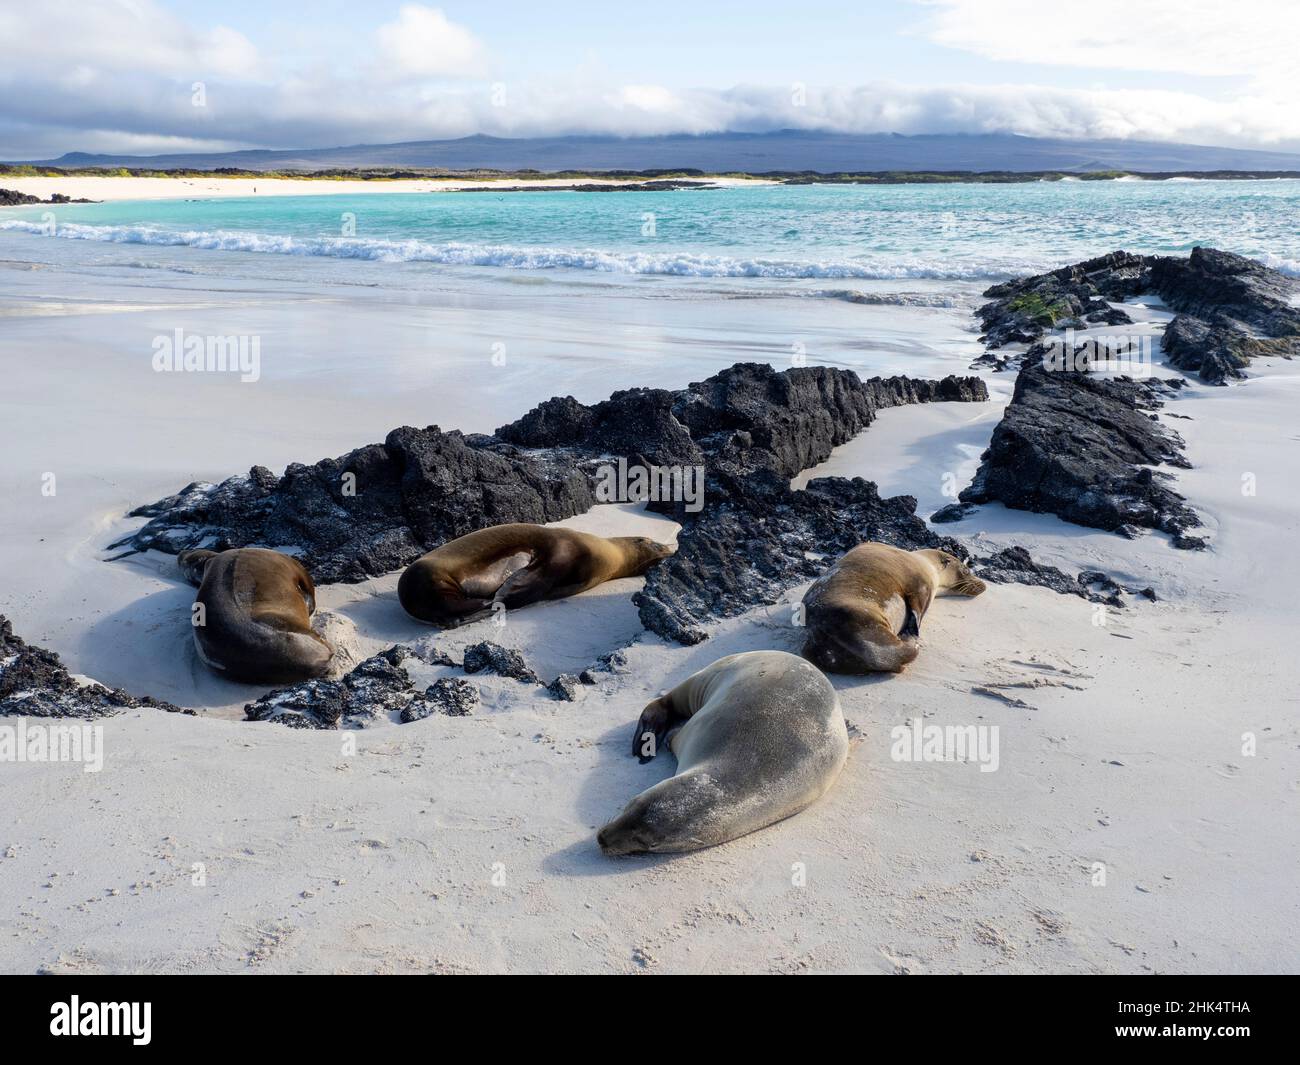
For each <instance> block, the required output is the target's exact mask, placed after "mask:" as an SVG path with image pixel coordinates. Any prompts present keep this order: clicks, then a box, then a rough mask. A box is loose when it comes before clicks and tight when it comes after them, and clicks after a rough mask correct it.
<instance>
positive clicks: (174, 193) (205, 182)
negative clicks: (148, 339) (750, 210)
mask: <svg viewBox="0 0 1300 1065" xmlns="http://www.w3.org/2000/svg"><path fill="white" fill-rule="evenodd" d="M651 180H654V179H652V178H644V179H638V178H630V179H628V178H602V177H582V178H546V177H537V178H532V177H519V178H504V177H503V178H482V179H471V178H437V177H434V178H418V179H417V178H394V179H392V180H388V179H384V180H375V181H362V180H359V179H351V178H328V179H326V178H307V177H303V178H287V177H267V178H261V177H220V176H214V177H137V176H132V177H118V176H102V177H101V176H94V175H86V174H74V175H69V176H67V177H19V176H17V175H10V174H0V188H2V189H12V190H14V191H15V192H21V193H23V194H25V195H27V196H36V197H39V198H40V199H42V200H48V199H49V198H50V197H51V196H53V195H55V194H56V193H57V194H59V195H62V196H69V197H71V198H72V199H74V200H82V199H85V200H95V201H98V202H101V203H113V202H116V201H120V200H191V199H203V200H207V199H220V198H223V197H239V196H358V195H366V194H371V193H393V192H456V191H458V190H463V189H477V190H481V191H485V192H486V191H491V190H492V189H500V188H517V187H519V186H527V187H529V188H563V187H565V186H569V185H636V184H645V183H646V182H647V181H651ZM690 180H692V181H694V180H699V181H707V182H708V183H709V184H710V185H715V186H719V187H736V186H742V185H771V184H775V182H773V181H768V180H765V179H763V178H737V177H702V178H698V179H697V178H691V179H690Z"/></svg>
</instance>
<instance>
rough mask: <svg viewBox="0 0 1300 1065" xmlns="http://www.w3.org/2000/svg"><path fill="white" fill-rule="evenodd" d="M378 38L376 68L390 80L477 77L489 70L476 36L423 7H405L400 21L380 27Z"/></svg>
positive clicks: (398, 19)
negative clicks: (486, 68) (486, 67)
mask: <svg viewBox="0 0 1300 1065" xmlns="http://www.w3.org/2000/svg"><path fill="white" fill-rule="evenodd" d="M375 39H376V41H377V42H378V46H379V50H378V60H377V63H376V66H375V69H376V71H378V72H379V73H381V75H382V76H384V77H387V78H392V79H395V80H402V79H411V80H415V79H421V78H461V77H475V76H477V75H481V74H482V73H483V71H484V69H485V61H484V50H483V46H482V45H481V44H479V42H478V40H477V39H476V38H475V37H474V35H473V34H472V33H470V31H469V30H467V29H465V28H464V27H463V26H458V25H456V23H454V22H452V21H451V20H450V19H448V18H447V16H446V15H444V14H443V13H442V12H441V11H440V10H438V9H437V8H433V7H425V6H424V5H423V4H403V5H402V8H401V10H400V11H399V12H398V13H397V20H396V21H395V22H389V23H385V24H384V25H383V26H380V27H379V29H378V30H376V31H375Z"/></svg>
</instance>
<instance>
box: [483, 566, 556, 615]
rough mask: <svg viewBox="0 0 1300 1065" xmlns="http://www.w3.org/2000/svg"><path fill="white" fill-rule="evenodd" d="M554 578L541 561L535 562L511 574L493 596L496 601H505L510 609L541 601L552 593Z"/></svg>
mask: <svg viewBox="0 0 1300 1065" xmlns="http://www.w3.org/2000/svg"><path fill="white" fill-rule="evenodd" d="M552 584H553V581H552V578H551V576H550V575H549V573H548V572H547V568H546V567H545V566H544V565H543V564H542V563H540V562H533V563H531V564H530V565H527V566H525V567H524V568H523V569H521V570H515V572H514V573H512V574H510V576H509V577H508V578H506V581H505V583H504V584H502V585H501V587H500V588H498V589H497V592H496V595H494V596H493V597H492V601H493V602H495V603H504V604H505V606H506V608H507V609H508V610H517V609H518V608H519V607H521V606H528V605H529V604H530V603H536V602H539V601H541V600H543V599H545V598H546V597H547V595H549V594H550V591H551V588H552Z"/></svg>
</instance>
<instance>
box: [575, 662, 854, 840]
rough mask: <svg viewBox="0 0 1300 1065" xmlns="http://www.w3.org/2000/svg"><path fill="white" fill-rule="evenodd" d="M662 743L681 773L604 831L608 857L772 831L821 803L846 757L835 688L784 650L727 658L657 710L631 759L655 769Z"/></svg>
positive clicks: (641, 729)
mask: <svg viewBox="0 0 1300 1065" xmlns="http://www.w3.org/2000/svg"><path fill="white" fill-rule="evenodd" d="M665 742H667V744H668V746H669V747H670V748H671V749H672V752H673V754H674V755H676V756H677V774H676V775H675V776H672V777H669V778H668V779H667V780H663V781H660V782H659V783H658V784H656V785H655V786H654V787H652V788H648V789H646V790H645V791H643V792H641V794H640V795H638V796H636V797H635V798H634V799H633V800H632V801H631V802H629V803H628V804H627V806H626V808H625V809H624V810H623V812H622V813H621V814H619V815H618V816H617V817H616V818H614V820H612V821H610V822H609V824H607V825H606V826H605V827H604V828H602V829H601V830H600V832H599V834H598V835H597V837H596V839H597V841H598V842H599V843H600V848H601V850H603V851H604V852H605V853H606V854H611V855H615V854H632V853H636V852H639V851H658V852H672V851H691V850H698V849H699V848H701V847H712V846H715V845H716V844H719V843H726V842H727V841H728V840H733V839H736V838H737V837H738V836H743V835H745V834H746V833H749V832H754V831H756V830H757V829H760V828H765V827H767V826H768V825H771V824H774V823H776V822H777V821H780V820H782V819H783V818H786V817H789V816H791V815H792V814H797V813H798V812H799V811H800V810H802V809H804V808H805V807H807V806H809V805H810V804H812V803H813V802H815V801H816V800H817V799H819V798H820V797H821V796H822V795H823V794H824V793H825V792H826V790H827V789H828V788H829V787H830V786H831V785H832V784H833V783H835V778H836V777H838V776H839V774H840V770H841V769H842V768H844V761H845V759H846V758H847V757H848V751H849V736H848V730H847V729H846V728H845V725H844V715H843V713H842V712H841V711H840V701H839V699H838V697H837V696H836V694H835V689H834V688H832V687H831V683H830V681H829V680H827V679H826V677H825V675H824V674H823V673H822V672H821V671H820V670H819V669H817V668H816V667H815V666H812V665H810V664H809V663H808V662H805V661H804V660H803V659H802V658H799V657H798V656H797V655H792V654H789V653H788V652H786V651H749V652H746V653H744V654H737V655H728V656H727V657H726V658H720V659H718V661H716V662H714V663H713V664H712V665H710V666H707V667H705V668H704V669H702V670H700V671H699V672H698V673H696V674H694V675H693V676H691V677H688V678H687V679H686V680H684V681H682V683H681V684H679V685H677V687H675V688H674V689H673V690H672V691H670V692H669V693H668V694H667V695H663V696H660V697H659V698H658V699H656V700H654V701H653V702H652V703H650V705H649V706H647V707H646V708H645V710H644V711H643V712H642V714H641V719H640V721H638V722H637V727H636V734H635V735H634V736H633V739H632V750H633V753H634V754H637V755H639V756H640V758H641V760H642V761H643V762H646V761H649V760H650V759H651V758H653V757H654V755H655V754H656V753H657V752H658V750H659V748H660V747H661V746H662V745H663V744H664V743H665Z"/></svg>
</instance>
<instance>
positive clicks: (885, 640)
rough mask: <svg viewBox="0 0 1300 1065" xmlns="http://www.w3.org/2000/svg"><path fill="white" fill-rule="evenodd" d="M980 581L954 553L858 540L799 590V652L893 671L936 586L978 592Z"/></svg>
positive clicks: (833, 666) (910, 652)
mask: <svg viewBox="0 0 1300 1065" xmlns="http://www.w3.org/2000/svg"><path fill="white" fill-rule="evenodd" d="M984 588H985V584H984V582H983V581H982V580H980V579H979V578H978V577H976V576H975V575H974V574H973V573H971V571H970V567H969V566H967V565H966V563H964V562H963V561H962V560H961V559H959V558H958V557H957V556H956V555H953V554H949V553H948V552H947V551H940V550H938V549H936V548H926V549H924V550H921V551H904V550H903V549H902V548H898V547H891V546H890V545H889V544H879V543H866V544H859V545H858V546H857V547H855V548H853V550H852V551H849V552H848V553H847V554H845V555H844V557H843V558H841V559H840V560H839V561H838V562H836V563H835V564H834V565H833V566H832V567H831V568H830V569H829V570H827V571H826V572H825V573H824V574H822V576H821V577H820V578H818V579H817V581H816V582H815V583H814V584H813V586H812V587H811V588H809V589H808V591H807V592H806V593H805V594H804V597H803V604H804V625H805V626H806V627H807V630H808V638H807V640H806V642H805V643H804V648H803V654H804V657H805V658H807V659H808V660H809V661H810V662H813V663H815V664H816V665H818V666H820V667H821V668H822V669H824V670H826V671H827V672H829V673H898V672H900V671H901V670H902V668H903V667H904V666H905V665H907V663H909V662H910V661H912V659H914V658H915V657H916V656H917V652H918V648H917V644H916V638H917V637H918V636H919V635H920V634H921V619H922V618H923V617H925V612H926V610H927V609H929V606H930V601H931V600H932V599H933V598H934V597H935V596H936V595H938V594H939V593H941V592H951V593H952V594H954V595H967V596H976V595H979V594H980V593H981V592H982V591H984Z"/></svg>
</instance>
